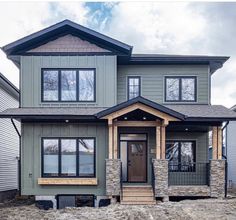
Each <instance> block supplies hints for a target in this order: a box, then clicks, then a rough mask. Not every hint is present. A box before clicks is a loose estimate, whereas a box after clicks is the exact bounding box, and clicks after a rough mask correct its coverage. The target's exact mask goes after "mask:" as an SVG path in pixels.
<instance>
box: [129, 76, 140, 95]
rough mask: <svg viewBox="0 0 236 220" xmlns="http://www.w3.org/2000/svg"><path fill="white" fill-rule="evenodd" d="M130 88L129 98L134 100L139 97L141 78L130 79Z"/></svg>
mask: <svg viewBox="0 0 236 220" xmlns="http://www.w3.org/2000/svg"><path fill="white" fill-rule="evenodd" d="M128 87H129V91H128V92H129V94H128V98H129V99H133V98H135V97H138V96H139V95H140V78H138V77H137V78H134V77H132V78H129V82H128Z"/></svg>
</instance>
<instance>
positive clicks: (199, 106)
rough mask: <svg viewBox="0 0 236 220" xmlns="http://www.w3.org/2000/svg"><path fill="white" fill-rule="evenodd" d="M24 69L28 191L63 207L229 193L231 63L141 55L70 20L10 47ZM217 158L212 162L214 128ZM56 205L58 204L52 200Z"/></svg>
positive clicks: (24, 182) (10, 112) (15, 112)
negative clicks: (218, 81)
mask: <svg viewBox="0 0 236 220" xmlns="http://www.w3.org/2000/svg"><path fill="white" fill-rule="evenodd" d="M3 51H4V52H5V53H6V54H7V56H8V58H9V59H10V60H12V61H13V62H14V63H15V64H16V65H17V66H18V67H19V69H20V91H21V96H20V98H21V99H20V108H9V109H7V110H5V111H3V112H2V113H1V114H0V116H1V117H2V118H3V117H6V118H9V117H10V118H14V119H17V120H19V121H21V129H22V134H21V148H22V149H21V151H22V155H21V167H22V170H21V193H22V195H34V196H35V198H36V200H39V201H40V202H43V201H52V203H53V205H54V207H56V206H57V207H58V208H63V207H65V206H80V205H84V204H86V205H90V206H93V205H94V204H95V205H98V203H99V201H100V200H101V199H105V198H109V199H111V202H115V201H116V200H117V201H120V202H121V203H122V204H155V202H156V199H163V200H165V201H166V200H168V199H169V198H171V197H176V196H177V197H179V196H182V197H203V196H204V197H224V195H225V160H223V159H222V150H221V149H222V144H221V143H222V139H221V137H222V130H221V126H222V123H223V122H224V121H230V120H235V119H236V113H235V112H233V111H231V110H229V109H227V108H225V107H223V106H220V105H216V106H215V105H211V88H210V85H211V76H212V74H214V72H215V71H217V69H219V68H221V67H222V66H223V64H224V63H225V62H226V61H227V60H228V58H229V57H223V56H178V55H161V54H133V53H132V46H130V45H127V44H125V43H123V42H120V41H118V40H115V39H112V38H110V37H108V36H105V35H103V34H100V33H98V32H95V31H93V30H91V29H88V28H86V27H83V26H81V25H79V24H76V23H73V22H71V21H69V20H65V21H62V22H60V23H57V24H55V25H53V26H50V27H48V28H46V29H44V30H41V31H39V32H36V33H34V34H31V35H29V36H26V37H24V38H22V39H20V40H17V41H15V42H13V43H10V44H8V45H6V46H4V47H3ZM210 130H212V132H213V141H212V142H213V143H212V146H213V158H212V160H209V159H208V132H209V131H210ZM50 204H51V203H50Z"/></svg>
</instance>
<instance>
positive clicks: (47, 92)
mask: <svg viewBox="0 0 236 220" xmlns="http://www.w3.org/2000/svg"><path fill="white" fill-rule="evenodd" d="M43 100H45V101H58V71H57V70H45V71H44V72H43Z"/></svg>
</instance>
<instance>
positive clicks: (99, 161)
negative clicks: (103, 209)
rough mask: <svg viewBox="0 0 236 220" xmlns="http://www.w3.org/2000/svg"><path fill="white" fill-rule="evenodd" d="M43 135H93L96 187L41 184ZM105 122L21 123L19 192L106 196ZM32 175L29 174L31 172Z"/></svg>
mask: <svg viewBox="0 0 236 220" xmlns="http://www.w3.org/2000/svg"><path fill="white" fill-rule="evenodd" d="M42 137H95V138H96V176H97V178H98V185H97V186H40V185H38V184H37V179H38V178H39V177H41V138H42ZM107 143H108V140H107V127H106V125H105V124H76V123H75V124H63V123H58V124H40V123H27V124H26V123H23V124H22V174H21V175H22V194H23V195H57V194H88V193H91V194H94V195H105V158H107ZM31 174H32V175H31Z"/></svg>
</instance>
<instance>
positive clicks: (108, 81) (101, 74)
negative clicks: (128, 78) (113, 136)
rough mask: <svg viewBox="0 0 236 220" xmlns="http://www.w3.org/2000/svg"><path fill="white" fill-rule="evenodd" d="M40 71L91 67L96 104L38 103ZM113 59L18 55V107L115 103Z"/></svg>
mask: <svg viewBox="0 0 236 220" xmlns="http://www.w3.org/2000/svg"><path fill="white" fill-rule="evenodd" d="M42 68H95V69H96V102H94V103H89V102H88V103H86V102H83V103H78V102H69V103H68V102H67V103H66V102H61V103H55V102H54V103H53V102H51V103H49V102H47V103H42V102H41V69H42ZM116 74H117V66H116V56H22V57H21V88H22V90H21V91H22V93H21V105H22V107H43V106H48V107H57V106H60V107H70V106H73V107H76V106H90V107H92V106H95V107H110V106H113V105H115V104H116V97H117V95H116Z"/></svg>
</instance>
